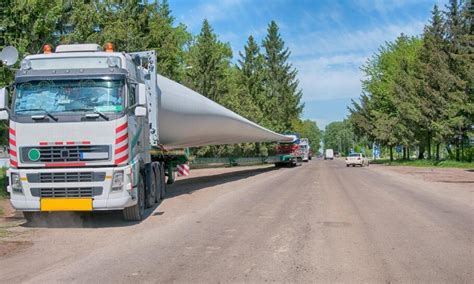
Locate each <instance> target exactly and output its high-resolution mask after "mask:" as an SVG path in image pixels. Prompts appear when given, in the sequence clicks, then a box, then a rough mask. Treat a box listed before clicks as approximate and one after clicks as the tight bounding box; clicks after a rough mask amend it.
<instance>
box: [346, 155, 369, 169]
mask: <svg viewBox="0 0 474 284" xmlns="http://www.w3.org/2000/svg"><path fill="white" fill-rule="evenodd" d="M368 165H369V159H367V157H365V155H364V154H361V153H352V154H349V156H347V157H346V167H349V166H353V167H355V166H361V167H364V166H368Z"/></svg>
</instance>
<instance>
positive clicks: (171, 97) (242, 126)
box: [157, 75, 293, 149]
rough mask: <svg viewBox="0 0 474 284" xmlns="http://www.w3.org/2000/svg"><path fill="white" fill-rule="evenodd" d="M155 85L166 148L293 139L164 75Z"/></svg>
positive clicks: (163, 144)
mask: <svg viewBox="0 0 474 284" xmlns="http://www.w3.org/2000/svg"><path fill="white" fill-rule="evenodd" d="M157 85H158V89H159V91H160V92H161V95H160V102H159V111H158V122H159V123H158V125H159V128H158V129H159V141H160V144H161V145H162V146H163V147H164V148H165V149H173V148H187V147H197V146H205V145H221V144H235V143H244V142H273V141H292V140H293V138H292V137H288V136H285V135H281V134H278V133H275V132H273V131H271V130H269V129H266V128H264V127H262V126H260V125H258V124H256V123H253V122H251V121H250V120H248V119H246V118H244V117H242V116H240V115H238V114H236V113H235V112H233V111H231V110H229V109H227V108H225V107H223V106H221V105H219V104H217V103H216V102H214V101H212V100H210V99H208V98H206V97H204V96H202V95H200V94H198V93H197V92H195V91H193V90H191V89H189V88H187V87H185V86H183V85H181V84H179V83H177V82H175V81H173V80H170V79H168V78H166V77H163V76H161V75H157Z"/></svg>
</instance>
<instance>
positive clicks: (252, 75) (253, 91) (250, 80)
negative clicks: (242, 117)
mask: <svg viewBox="0 0 474 284" xmlns="http://www.w3.org/2000/svg"><path fill="white" fill-rule="evenodd" d="M244 51H245V52H244V53H242V52H239V55H240V59H239V60H238V66H237V68H238V70H239V71H240V72H239V73H240V76H239V79H238V84H239V86H241V87H242V88H243V90H242V91H243V92H242V94H241V104H242V108H245V109H248V110H249V111H248V113H249V115H248V116H246V117H247V118H248V119H250V120H252V121H254V122H257V123H259V122H260V121H261V120H262V115H263V114H262V109H263V106H264V102H265V98H264V97H263V95H264V93H263V91H264V90H263V56H262V54H261V53H260V48H259V47H258V45H257V43H256V42H255V40H254V38H253V36H249V38H248V41H247V44H246V45H245V46H244Z"/></svg>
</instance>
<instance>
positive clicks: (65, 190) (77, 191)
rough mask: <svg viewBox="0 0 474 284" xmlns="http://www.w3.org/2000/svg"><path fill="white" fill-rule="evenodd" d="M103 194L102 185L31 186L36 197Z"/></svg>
mask: <svg viewBox="0 0 474 284" xmlns="http://www.w3.org/2000/svg"><path fill="white" fill-rule="evenodd" d="M101 194H102V187H53V188H31V195H33V196H35V197H53V198H54V197H94V196H97V195H101Z"/></svg>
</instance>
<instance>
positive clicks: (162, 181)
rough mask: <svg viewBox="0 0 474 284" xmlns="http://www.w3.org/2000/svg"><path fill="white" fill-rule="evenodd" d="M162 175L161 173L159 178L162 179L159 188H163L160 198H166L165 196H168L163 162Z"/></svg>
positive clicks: (161, 164) (161, 165)
mask: <svg viewBox="0 0 474 284" xmlns="http://www.w3.org/2000/svg"><path fill="white" fill-rule="evenodd" d="M159 168H160V175H159V179H160V183H159V185H160V186H159V188H160V190H161V195H160V198H161V199H165V196H166V192H167V191H166V175H165V166H164V164H163V163H160V167H159Z"/></svg>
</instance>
